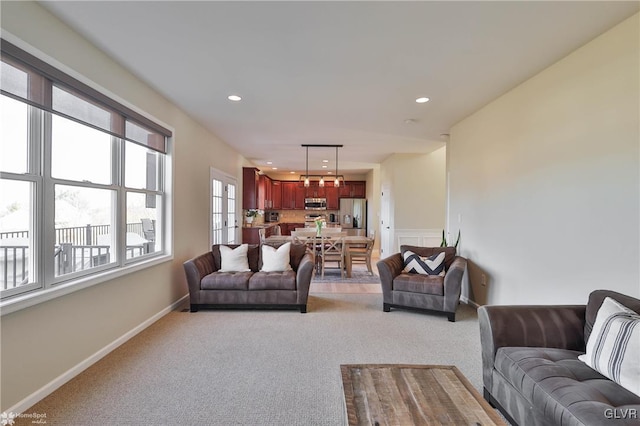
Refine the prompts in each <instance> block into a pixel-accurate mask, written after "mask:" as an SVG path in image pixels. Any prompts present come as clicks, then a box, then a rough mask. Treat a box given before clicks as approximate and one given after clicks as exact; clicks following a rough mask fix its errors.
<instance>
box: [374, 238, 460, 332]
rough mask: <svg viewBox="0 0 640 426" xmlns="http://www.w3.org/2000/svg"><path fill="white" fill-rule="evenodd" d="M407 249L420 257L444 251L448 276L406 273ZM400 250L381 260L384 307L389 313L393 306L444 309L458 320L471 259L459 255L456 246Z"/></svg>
mask: <svg viewBox="0 0 640 426" xmlns="http://www.w3.org/2000/svg"><path fill="white" fill-rule="evenodd" d="M407 250H410V251H412V252H414V253H416V254H418V255H419V256H432V255H434V254H437V253H441V252H444V253H445V271H446V272H445V276H444V277H440V276H435V275H421V274H409V273H406V272H402V270H403V269H404V261H403V256H402V254H403V253H404V252H405V251H407ZM400 252H401V253H396V254H394V255H392V256H390V257H387V258H386V259H382V260H380V261H379V262H378V263H377V266H378V272H379V274H380V282H381V283H382V296H383V310H384V311H385V312H389V311H390V310H391V308H407V309H418V310H424V311H431V312H442V313H445V314H446V315H447V318H448V319H449V321H451V322H454V321H455V320H456V309H457V307H458V302H459V299H460V290H461V287H462V276H463V275H464V271H465V269H466V268H467V260H466V259H465V258H463V257H460V256H456V249H455V247H417V246H400Z"/></svg>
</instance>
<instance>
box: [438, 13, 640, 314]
mask: <svg viewBox="0 0 640 426" xmlns="http://www.w3.org/2000/svg"><path fill="white" fill-rule="evenodd" d="M638 22H639V15H635V16H634V17H632V18H630V19H628V20H626V21H625V22H623V23H621V24H620V25H618V26H617V27H614V28H613V29H611V30H610V31H608V32H606V33H605V34H603V35H601V36H600V37H598V38H596V39H594V40H592V41H591V42H590V43H588V44H586V45H585V46H583V47H582V48H580V49H578V50H577V51H575V52H573V53H572V54H571V55H569V56H567V57H566V58H564V59H562V60H561V61H559V62H558V63H556V64H554V65H552V66H551V67H549V68H548V69H546V70H544V71H543V72H541V73H539V74H538V75H536V76H535V77H533V78H531V79H530V80H528V81H526V82H524V83H523V84H521V85H520V86H518V87H516V88H515V89H513V90H511V91H510V92H508V93H506V94H505V95H503V96H502V97H500V98H498V99H496V100H495V101H493V102H492V103H490V104H489V105H487V106H485V107H484V108H482V109H481V110H479V111H477V112H476V113H474V114H473V115H471V116H470V117H468V118H466V119H465V120H463V121H461V122H460V123H458V124H457V125H455V126H454V127H453V128H452V129H451V140H450V142H449V145H448V149H449V151H448V173H449V179H450V181H449V185H450V200H449V201H450V210H449V212H448V218H447V220H448V225H449V227H450V229H451V230H452V231H453V232H455V231H457V229H458V228H460V229H461V230H462V239H461V246H460V249H461V253H462V255H464V256H467V257H468V258H469V260H470V266H469V268H470V274H469V276H470V280H471V283H470V287H467V288H466V289H464V291H463V295H464V296H468V297H470V298H471V299H472V300H475V301H476V302H478V303H480V304H485V303H490V304H510V303H516V304H523V303H524V304H526V303H543V304H544V303H585V302H586V300H587V296H588V294H589V292H591V291H592V290H594V289H598V288H607V289H612V290H617V291H620V292H623V293H627V294H631V295H633V296H635V297H638V296H640V273H639V267H640V266H639V265H640V251H639V247H640V235H639V234H640V229H639V221H640V210H639V202H640V174H639V168H640V167H639V166H640V158H639V154H640V150H639V144H640V132H639V129H640V121H639V120H640V107H639V103H640V90H639V78H640V77H639V76H640V67H639V56H640V48H639V31H638V27H639V25H638ZM483 274H484V275H485V277H486V282H487V285H486V286H482V279H483Z"/></svg>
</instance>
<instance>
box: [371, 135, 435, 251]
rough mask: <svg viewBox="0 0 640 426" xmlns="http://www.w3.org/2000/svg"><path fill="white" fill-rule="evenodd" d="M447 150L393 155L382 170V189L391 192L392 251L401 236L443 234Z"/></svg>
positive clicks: (384, 162)
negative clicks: (436, 232)
mask: <svg viewBox="0 0 640 426" xmlns="http://www.w3.org/2000/svg"><path fill="white" fill-rule="evenodd" d="M445 170H446V148H445V147H443V148H440V149H438V150H436V151H433V152H431V153H429V154H394V155H391V156H390V157H389V158H387V159H386V160H385V161H383V162H382V164H381V166H380V185H381V186H382V187H383V188H387V189H388V190H389V191H388V192H389V194H387V195H388V197H389V200H390V201H389V202H390V204H391V211H390V221H389V226H390V227H391V239H392V242H393V244H394V245H393V247H392V248H391V253H386V254H385V255H390V254H392V253H393V252H394V251H397V250H398V249H399V247H397V246H398V244H397V241H398V234H403V233H407V232H410V233H413V234H416V235H417V234H419V233H421V232H422V233H425V236H427V234H430V233H431V232H432V231H433V230H442V229H443V228H444V225H445V199H446V172H445Z"/></svg>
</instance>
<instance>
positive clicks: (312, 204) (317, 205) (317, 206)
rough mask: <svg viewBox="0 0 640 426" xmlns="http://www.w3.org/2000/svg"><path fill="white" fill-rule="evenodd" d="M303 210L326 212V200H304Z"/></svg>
mask: <svg viewBox="0 0 640 426" xmlns="http://www.w3.org/2000/svg"><path fill="white" fill-rule="evenodd" d="M304 209H305V210H326V209H327V199H326V198H305V199H304Z"/></svg>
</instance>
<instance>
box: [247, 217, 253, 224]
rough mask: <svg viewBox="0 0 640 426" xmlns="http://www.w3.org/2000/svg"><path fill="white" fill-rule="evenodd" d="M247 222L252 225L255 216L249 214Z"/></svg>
mask: <svg viewBox="0 0 640 426" xmlns="http://www.w3.org/2000/svg"><path fill="white" fill-rule="evenodd" d="M246 221H247V223H248V224H249V225H251V224H252V223H253V216H247V220H246Z"/></svg>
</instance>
